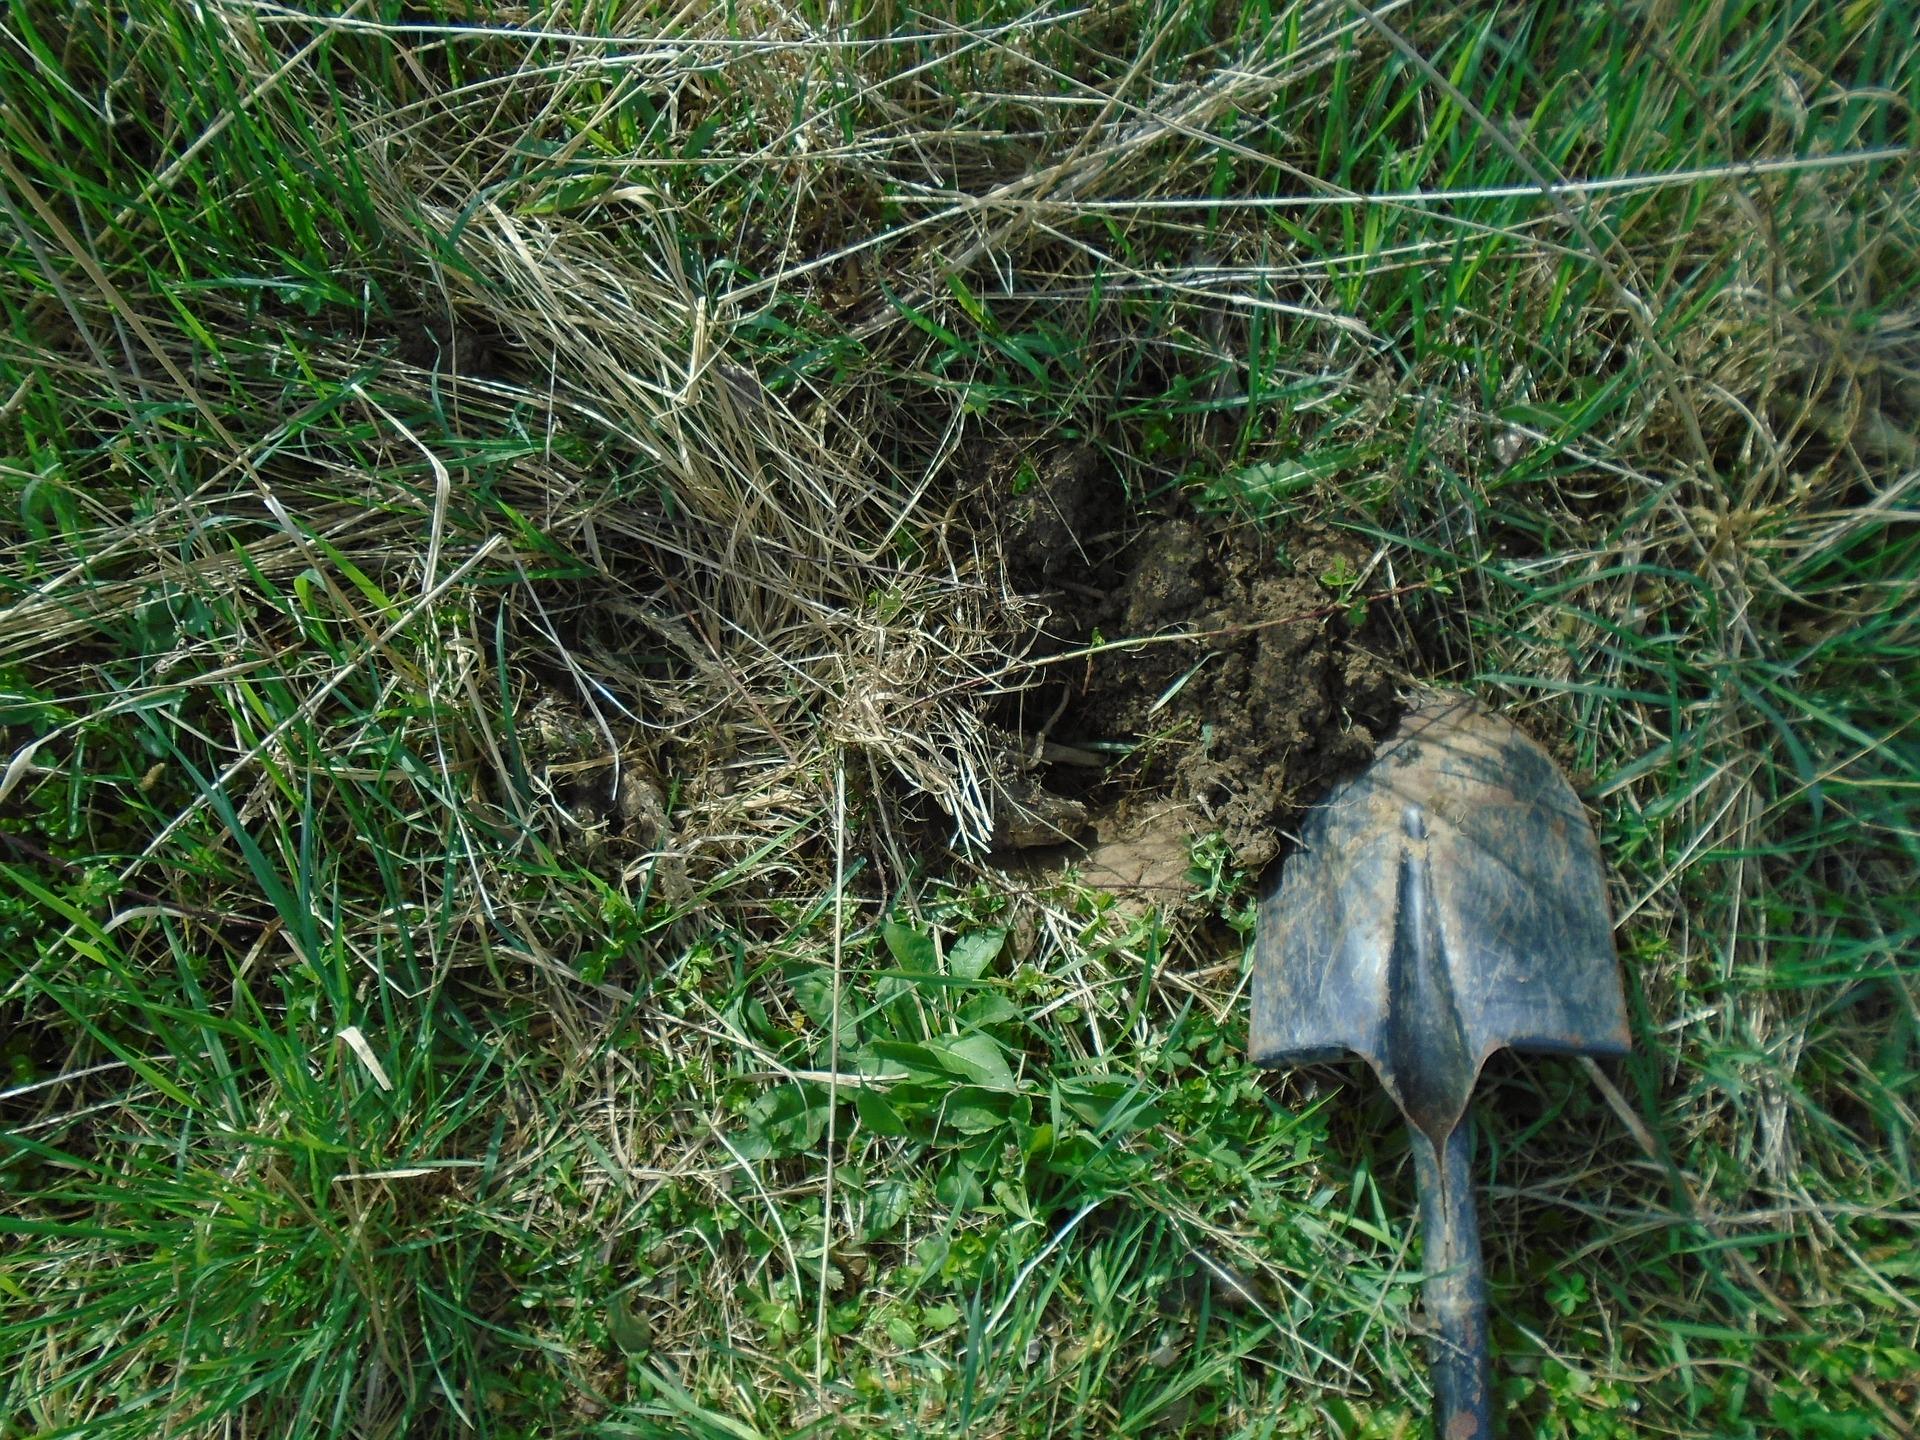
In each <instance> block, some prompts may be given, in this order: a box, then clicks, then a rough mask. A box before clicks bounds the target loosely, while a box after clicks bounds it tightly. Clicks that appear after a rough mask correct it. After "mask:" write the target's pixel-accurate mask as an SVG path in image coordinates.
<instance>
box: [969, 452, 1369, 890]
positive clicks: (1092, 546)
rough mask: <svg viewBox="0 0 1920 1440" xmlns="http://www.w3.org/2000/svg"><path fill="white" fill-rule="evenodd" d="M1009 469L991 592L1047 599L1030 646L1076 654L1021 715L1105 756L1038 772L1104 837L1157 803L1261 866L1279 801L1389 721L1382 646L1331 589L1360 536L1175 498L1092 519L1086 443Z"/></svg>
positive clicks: (1076, 747) (1102, 481) (1276, 832)
mask: <svg viewBox="0 0 1920 1440" xmlns="http://www.w3.org/2000/svg"><path fill="white" fill-rule="evenodd" d="M1017 473H1018V474H1019V475H1020V476H1021V477H1022V479H1023V481H1024V485H1023V488H1022V490H1021V493H1020V494H1019V495H1017V496H1015V497H1014V500H1015V503H1014V504H1012V505H1011V506H1010V507H1009V511H1008V513H1007V514H1006V515H1005V516H1004V517H1003V518H1002V525H1001V530H1000V534H1001V545H1002V553H1003V555H1004V556H1005V560H1006V565H1007V573H1008V578H1009V583H1010V587H1011V588H1014V589H1016V590H1020V591H1023V592H1024V593H1026V594H1029V595H1031V596H1033V597H1034V598H1036V599H1038V600H1040V601H1041V602H1042V603H1043V604H1044V605H1045V606H1046V607H1047V612H1048V613H1047V619H1046V620H1045V621H1044V622H1043V623H1042V625H1041V627H1040V636H1039V638H1038V641H1037V643H1036V647H1035V651H1036V655H1037V656H1040V657H1047V656H1049V655H1058V654H1061V653H1062V652H1072V651H1077V650H1083V649H1084V650H1091V651H1092V652H1093V653H1091V654H1090V655H1088V656H1087V657H1086V658H1085V659H1084V660H1083V661H1072V660H1067V661H1063V662H1058V663H1055V664H1053V665H1051V666H1050V667H1049V669H1050V672H1051V673H1050V676H1049V679H1048V681H1047V683H1046V684H1045V686H1044V687H1043V690H1042V693H1041V694H1040V695H1038V696H1035V697H1029V698H1028V699H1027V700H1026V703H1025V705H1024V706H1023V715H1024V717H1025V720H1026V724H1027V726H1028V727H1032V726H1034V725H1036V724H1045V726H1046V730H1045V736H1044V738H1045V739H1046V740H1048V741H1052V742H1057V743H1058V744H1059V745H1062V746H1065V747H1068V748H1069V749H1070V750H1071V751H1072V752H1073V753H1075V754H1079V755H1084V754H1086V753H1089V752H1090V751H1091V752H1093V753H1098V754H1102V755H1112V756H1114V763H1112V764H1111V765H1110V766H1109V767H1108V768H1107V769H1106V770H1105V771H1096V772H1093V774H1092V776H1091V777H1089V774H1088V772H1087V771H1086V770H1085V769H1084V768H1082V767H1077V766H1076V767H1066V766H1058V765H1056V766H1052V767H1048V768H1047V770H1046V773H1044V774H1043V775H1042V776H1041V777H1039V778H1040V781H1041V783H1043V784H1044V785H1045V786H1047V787H1048V788H1049V789H1057V790H1058V791H1060V792H1061V793H1064V794H1070V795H1073V796H1074V797H1076V798H1078V799H1079V800H1081V801H1082V802H1083V803H1085V804H1086V805H1087V806H1088V807H1089V809H1090V811H1091V812H1092V813H1093V814H1094V816H1095V817H1096V818H1095V828H1096V829H1097V830H1099V831H1100V832H1101V838H1102V839H1103V840H1106V839H1108V838H1109V835H1108V833H1107V832H1109V831H1115V830H1124V829H1125V822H1124V819H1121V818H1118V817H1117V816H1116V812H1117V811H1125V812H1128V813H1144V812H1145V811H1146V810H1148V809H1151V810H1153V811H1154V812H1155V814H1156V816H1157V817H1158V818H1157V820H1156V824H1157V825H1158V826H1159V828H1161V829H1163V830H1164V829H1166V828H1167V827H1168V820H1167V815H1168V808H1169V806H1170V805H1171V806H1173V807H1183V808H1185V809H1186V810H1188V811H1190V812H1191V814H1190V817H1189V823H1190V825H1191V827H1192V828H1194V829H1207V830H1213V831H1216V832H1218V833H1219V834H1220V835H1221V836H1222V837H1223V838H1224V839H1225V840H1226V842H1227V844H1228V845H1229V846H1230V847H1231V849H1232V851H1233V855H1234V858H1235V859H1236V861H1238V862H1239V863H1240V864H1241V865H1242V866H1244V867H1246V868H1248V869H1257V868H1259V867H1261V866H1263V865H1265V864H1266V863H1267V862H1268V861H1269V860H1271V859H1272V858H1273V857H1274V856H1275V855H1276V854H1277V853H1278V852H1279V850H1280V848H1281V844H1282V831H1283V830H1284V828H1285V827H1286V826H1287V824H1288V823H1289V821H1290V819H1291V817H1292V815H1293V813H1294V812H1295V810H1296V809H1297V808H1298V807H1299V806H1300V805H1301V804H1303V803H1306V802H1309V801H1310V800H1311V799H1312V798H1313V795H1314V794H1315V793H1316V792H1317V791H1318V790H1319V789H1320V788H1321V787H1322V786H1323V785H1324V784H1325V783H1327V782H1328V781H1330V780H1332V779H1333V778H1336V777H1337V776H1338V775H1339V774H1341V773H1343V772H1345V771H1347V770H1350V769H1352V768H1355V767H1357V766H1358V765H1360V764H1362V763H1364V762H1365V760H1366V758H1367V757H1368V756H1369V755H1370V754H1372V752H1373V747H1374V743H1375V740H1376V738H1377V737H1378V735H1380V734H1381V733H1384V731H1385V730H1386V729H1387V728H1388V727H1390V726H1391V725H1392V723H1393V721H1394V720H1395V719H1396V718H1397V714H1398V709H1399V706H1398V703H1397V701H1396V699H1395V674H1396V670H1395V667H1394V666H1393V665H1392V663H1391V660H1390V652H1391V650H1392V649H1393V646H1392V644H1391V642H1390V640H1389V638H1388V635H1387V632H1386V630H1385V627H1384V626H1379V625H1375V624H1370V623H1369V622H1368V620H1367V619H1366V617H1365V615H1364V609H1365V607H1364V604H1357V603H1356V601H1357V600H1358V598H1359V597H1356V596H1354V595H1353V594H1350V593H1349V587H1350V586H1351V585H1352V581H1353V577H1355V576H1357V575H1358V574H1359V572H1360V568H1361V566H1362V565H1363V564H1364V562H1365V559H1366V552H1365V550H1364V549H1362V548H1360V547H1358V546H1357V545H1355V544H1354V543H1353V542H1352V541H1350V540H1348V539H1347V538H1346V537H1344V536H1342V535H1340V534H1339V533H1337V532H1334V531H1330V530H1326V529H1324V528H1321V527H1317V526H1295V527H1293V528H1292V529H1290V530H1286V531H1284V532H1278V531H1275V530H1273V529H1272V528H1269V527H1263V526H1255V525H1253V524H1251V523H1248V522H1245V521H1238V520H1234V519H1231V518H1228V517H1222V516H1213V515H1204V514H1199V513H1196V512H1193V511H1191V510H1189V509H1186V508H1185V507H1182V509H1181V510H1180V511H1178V512H1177V513H1171V514H1167V515H1165V516H1163V517H1162V518H1160V519H1158V520H1156V521H1151V522H1149V523H1148V524H1146V525H1145V526H1143V527H1137V528H1135V529H1133V530H1131V531H1127V532H1122V533H1102V531H1101V528H1100V526H1101V522H1102V519H1103V518H1105V517H1110V516H1113V515H1117V514H1121V513H1124V511H1123V509H1122V507H1121V506H1120V505H1118V504H1117V503H1106V501H1105V500H1104V499H1103V496H1104V494H1105V492H1107V491H1108V490H1112V491H1114V492H1115V493H1116V495H1117V489H1118V487H1117V486H1116V485H1114V484H1113V482H1112V481H1111V480H1110V479H1109V478H1107V477H1104V476H1102V475H1101V474H1100V473H1099V470H1098V467H1097V465H1096V464H1095V463H1094V462H1093V460H1092V459H1091V458H1090V457H1088V456H1087V455H1085V454H1072V455H1068V456H1065V457H1061V458H1058V459H1056V460H1054V461H1052V462H1050V463H1046V464H1035V463H1032V462H1028V461H1022V462H1020V469H1019V470H1018V472H1017ZM1035 717H1038V718H1037V719H1036V718H1035ZM1036 753H1040V754H1042V755H1044V754H1045V753H1046V747H1044V746H1042V747H1038V748H1037V752H1036ZM1090 782H1091V783H1090ZM1103 819H1104V820H1106V821H1107V822H1108V823H1106V824H1102V823H1101V821H1102V820H1103Z"/></svg>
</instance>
